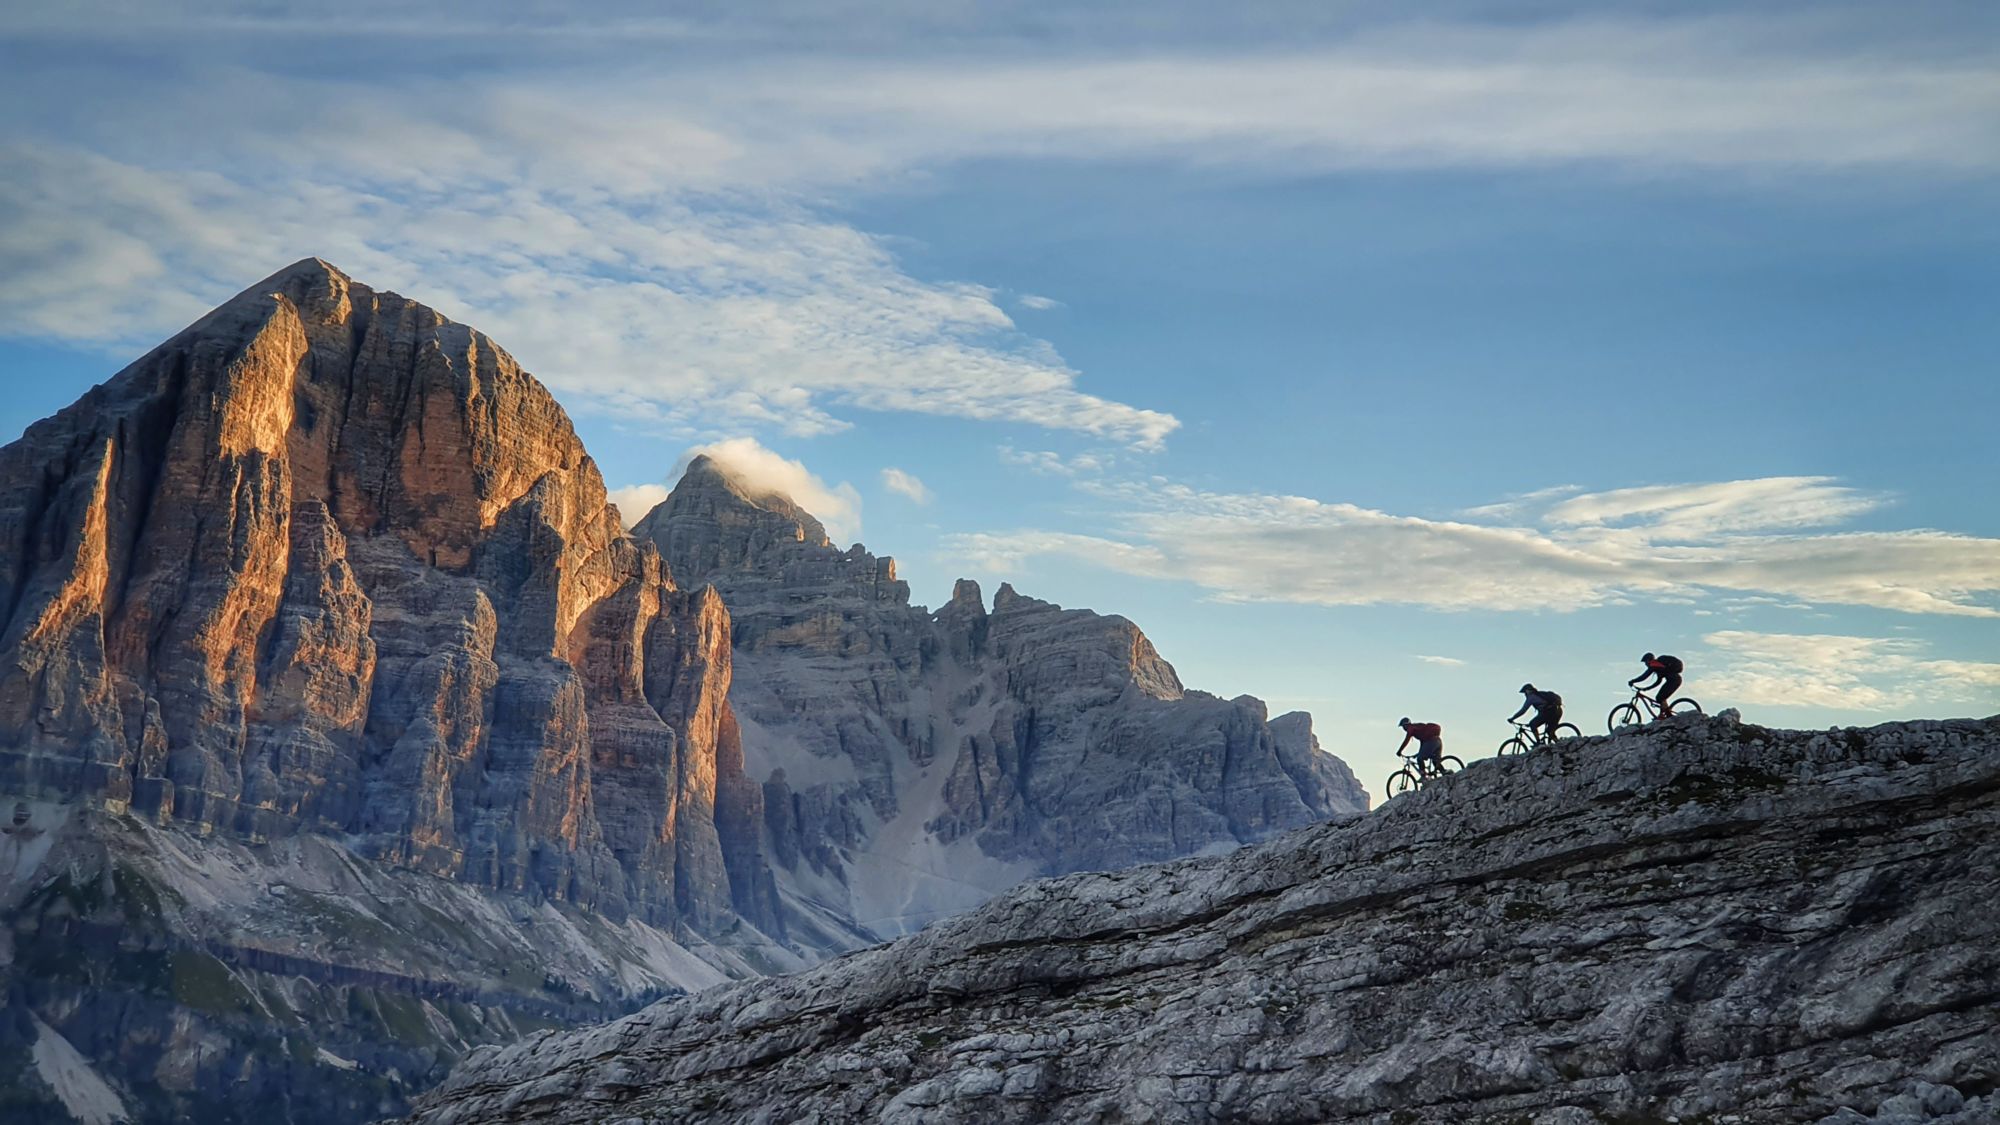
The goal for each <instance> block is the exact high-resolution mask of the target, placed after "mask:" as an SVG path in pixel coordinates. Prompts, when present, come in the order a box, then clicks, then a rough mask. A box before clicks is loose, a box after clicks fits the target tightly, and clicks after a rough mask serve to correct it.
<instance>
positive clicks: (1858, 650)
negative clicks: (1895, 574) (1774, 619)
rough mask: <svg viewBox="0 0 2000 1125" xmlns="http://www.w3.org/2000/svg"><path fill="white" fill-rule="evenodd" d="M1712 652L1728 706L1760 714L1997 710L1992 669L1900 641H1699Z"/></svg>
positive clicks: (1999, 689) (1822, 637) (1998, 667)
mask: <svg viewBox="0 0 2000 1125" xmlns="http://www.w3.org/2000/svg"><path fill="white" fill-rule="evenodd" d="M1702 639H1703V640H1704V641H1705V642H1706V643H1707V644H1708V645H1709V646H1710V647H1711V648H1713V649H1715V650H1716V653H1717V656H1718V657H1719V658H1720V660H1721V664H1720V667H1719V668H1717V669H1716V670H1715V671H1714V672H1712V673H1709V675H1710V676H1711V677H1714V678H1720V679H1723V680H1725V681H1726V682H1727V683H1728V685H1729V690H1730V694H1731V696H1732V697H1733V698H1736V699H1740V700H1742V701H1743V702H1745V703H1754V704H1758V705H1760V706H1768V707H1828V708H1833V709H1836V710H1850V711H1880V710H1885V709H1889V708H1897V707H1914V706H1920V705H1923V706H1937V705H1943V704H1954V703H1957V704H1963V703H1976V704H1978V705H1979V708H1978V709H1979V710H1980V711H1981V712H1982V713H1984V712H1985V711H1989V710H1992V709H1993V708H1995V707H1996V706H2000V664H1987V663H1980V662H1975V661H1964V660H1938V659H1934V658H1931V657H1930V656H1929V655H1928V651H1929V646H1927V645H1926V644H1925V643H1924V642H1922V641H1918V640H1913V639H1910V638H1907V637H1850V636H1840V635H1834V634H1789V633H1751V632H1742V631H1737V630H1726V631H1722V632H1716V633H1710V634H1708V635H1707V636H1706V637H1703V638H1702Z"/></svg>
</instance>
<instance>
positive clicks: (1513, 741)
mask: <svg viewBox="0 0 2000 1125" xmlns="http://www.w3.org/2000/svg"><path fill="white" fill-rule="evenodd" d="M1527 752H1528V740H1527V739H1524V738H1522V737H1521V736H1520V735H1518V734H1517V735H1515V736H1514V737H1512V738H1510V739H1508V740H1507V741H1505V742H1503V743H1501V744H1500V756H1501V757H1503V758H1504V757H1506V756H1507V755H1509V754H1526V753H1527Z"/></svg>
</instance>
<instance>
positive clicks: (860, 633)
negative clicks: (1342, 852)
mask: <svg viewBox="0 0 2000 1125" xmlns="http://www.w3.org/2000/svg"><path fill="white" fill-rule="evenodd" d="M633 532H634V534H635V535H636V536H637V537H639V538H640V539H642V540H645V541H648V542H650V543H653V544H655V545H657V546H658V547H659V549H660V551H661V553H662V554H663V555H664V556H665V557H666V559H667V561H668V563H669V565H670V566H671V567H672V569H673V571H674V573H675V574H676V575H677V576H678V577H679V578H680V579H681V580H682V581H684V582H688V583H695V582H707V583H712V584H714V586H715V587H716V588H717V589H719V590H720V591H721V592H722V596H723V600H724V601H725V602H726V603H727V605H728V607H729V610H730V616H731V619H732V621H733V626H734V636H733V640H734V647H735V659H736V664H737V670H738V675H737V677H736V679H735V681H734V684H733V686H732V688H731V694H730V698H731V701H732V703H733V704H734V706H735V710H736V713H737V715H738V716H739V718H740V720H741V724H742V729H743V738H744V753H745V758H746V762H747V763H748V769H749V772H750V775H751V777H752V779H753V780H755V781H757V782H759V783H760V784H761V785H762V787H763V790H764V808H765V816H766V823H767V828H768V833H769V840H770V848H769V850H770V854H771V856H772V858H773V862H774V864H775V866H776V868H777V879H778V883H779V885H780V887H781V888H782V889H783V891H784V893H785V895H786V896H787V898H788V900H789V901H792V902H795V903H797V904H798V907H799V909H800V910H801V911H802V912H807V913H810V912H813V911H824V912H827V913H830V914H833V915H837V916H840V917H844V918H848V919H852V920H854V921H855V922H857V923H859V924H860V925H862V926H864V927H867V928H869V929H870V930H872V931H873V932H875V933H878V934H882V935H885V936H886V935H894V934H899V933H906V932H909V931H912V930H915V929H917V928H919V927H921V926H923V925H924V924H926V923H928V922H930V921H932V920H934V919H936V918H939V917H943V916H947V915H950V914H954V913H957V912H959V911H961V910H965V909H968V908H969V907H971V906H973V905H976V904H977V903H979V902H981V901H983V900H984V899H986V898H987V897H989V896H991V895H993V894H996V893H998V892H1000V891H1002V890H1005V889H1006V888H1008V887H1011V886H1013V885H1014V884H1015V883H1018V882H1020V881H1021V880H1022V879H1023V878H1028V877H1033V876H1043V875H1056V874H1065V873H1069V872H1073V871H1081V870H1091V869H1104V868H1115V867H1123V866H1128V865H1130V864H1134V863H1144V862H1149V861H1154V860H1161V859H1170V858H1174V857H1177V856H1184V855H1191V854H1195V853H1198V852H1203V851H1214V850H1226V849H1229V848H1234V847H1237V846H1240V845H1241V844H1244V843H1249V842H1253V841H1257V840H1262V839H1265V838H1267V837H1269V836H1270V835H1272V834H1274V833H1276V832H1279V831H1282V830H1284V829H1287V828H1293V827H1297V826H1299V825H1303V824H1309V823H1313V822H1315V821H1319V820H1324V819H1326V818H1327V817H1329V816H1335V815H1348V814H1352V813H1356V812H1360V811H1363V810H1365V809H1366V808H1367V795H1366V793H1365V792H1364V791H1363V790H1362V788H1361V786H1360V785H1359V784H1357V783H1356V782H1355V780H1354V778H1353V775H1352V774H1351V773H1349V772H1348V771H1347V768H1346V767H1345V766H1344V765H1343V764H1341V763H1340V761H1339V760H1338V759H1336V758H1334V757H1333V756H1331V755H1329V754H1325V753H1322V752H1320V751H1319V749H1318V744H1317V742H1316V741H1315V740H1314V739H1313V738H1312V733H1311V726H1310V719H1309V718H1308V717H1307V716H1305V715H1293V716H1286V717H1284V718H1281V719H1280V720H1277V721H1276V722H1269V721H1267V716H1266V712H1265V709H1264V705H1263V704H1262V703H1261V702H1259V701H1257V700H1255V699H1251V698H1248V697H1245V698H1242V699H1237V700H1222V699H1218V698H1216V697H1214V696H1211V695H1207V694H1204V693H1201V692H1196V691H1190V690H1187V689H1186V688H1184V687H1183V686H1182V684H1181V682H1180V678H1179V677H1178V676H1177V675H1176V674H1175V673H1174V670H1173V668H1172V666H1171V665H1169V664H1168V663H1167V662H1166V661H1165V660H1164V659H1162V658H1161V657H1160V654H1159V653H1158V652H1156V651H1155V650H1154V648H1153V645H1152V642H1150V641H1148V640H1147V639H1146V636H1145V634H1144V633H1142V632H1140V631H1139V629H1138V627H1137V626H1135V625H1133V624H1132V623H1131V622H1130V621H1127V620H1125V619H1124V618H1122V617H1106V616H1101V615H1098V614H1095V613H1090V612H1087V611H1079V610H1064V609H1062V608H1061V607H1058V606H1055V605H1051V604H1049V603H1047V602H1042V601H1037V600H1036V599H1033V598H1029V597H1024V596H1022V595H1020V594H1018V593H1016V592H1015V591H1014V590H1013V588H1012V587H1009V586H1002V587H1001V588H1000V590H999V592H998V594H997V595H996V596H995V598H994V601H993V607H992V610H991V611H990V612H989V611H988V610H987V608H986V605H985V602H984V600H983V599H982V597H981V594H980V590H979V587H978V586H977V584H975V583H972V582H970V581H963V580H961V581H960V582H959V583H958V585H957V588H956V589H955V590H954V592H953V595H952V599H951V601H950V602H949V603H947V604H946V605H945V606H943V607H942V608H940V609H939V610H938V611H937V612H936V613H931V612H929V611H927V610H926V609H924V608H922V607H920V606H912V605H910V591H909V586H908V585H907V584H906V583H904V582H902V581H900V580H898V579H897V577H896V567H895V562H894V560H892V559H888V558H879V559H878V558H876V557H875V556H873V555H871V554H869V553H868V551H867V550H866V548H864V547H862V546H861V545H859V544H856V545H854V546H852V547H850V548H846V549H842V548H839V547H837V546H835V545H834V544H833V543H832V542H830V541H829V540H828V538H827V534H826V530H825V528H824V527H823V526H822V525H821V524H820V522H819V521H818V520H816V519H814V518H813V516H812V515H811V514H810V513H808V512H806V511H804V510H803V509H801V508H800V507H799V506H798V505H797V504H796V503H794V502H793V501H792V500H791V499H790V498H789V497H786V496H784V495H783V494H780V493H772V492H769V491H765V490H762V489H759V488H757V487H755V486H753V485H752V484H750V483H748V482H747V481H746V480H745V479H743V478H742V477H741V476H740V475H738V474H736V473H735V472H733V471H732V470H731V469H730V468H729V467H728V466H726V465H724V464H721V463H718V462H716V461H714V460H712V459H710V458H708V457H698V458H696V459H695V460H694V461H693V462H692V463H691V464H690V465H689V466H688V468H687V470H686V472H685V474H684V475H683V477H682V479H681V481H680V482H679V483H678V485H676V487H675V488H674V490H673V493H672V494H671V495H670V496H669V498H668V499H667V500H666V501H665V502H663V503H662V504H661V505H660V506H659V507H658V508H656V509H655V510H654V511H652V512H651V513H649V514H648V515H647V516H646V517H645V518H644V519H642V520H641V521H639V523H638V524H637V525H636V526H635V527H634V529H633Z"/></svg>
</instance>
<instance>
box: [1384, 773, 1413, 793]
mask: <svg viewBox="0 0 2000 1125" xmlns="http://www.w3.org/2000/svg"><path fill="white" fill-rule="evenodd" d="M1416 787H1417V775H1416V774H1413V773H1411V772H1410V771H1409V770H1397V771H1396V772H1395V773H1392V774H1390V775H1389V785H1388V790H1389V796H1390V797H1392V798H1394V797H1400V796H1402V795H1403V794H1405V793H1408V792H1409V791H1410V790H1412V789H1415V788H1416Z"/></svg>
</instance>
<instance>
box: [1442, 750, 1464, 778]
mask: <svg viewBox="0 0 2000 1125" xmlns="http://www.w3.org/2000/svg"><path fill="white" fill-rule="evenodd" d="M1464 768H1465V763H1464V762H1463V761H1461V760H1460V759H1459V757H1458V755H1456V754H1446V755H1445V756H1444V757H1442V758H1439V759H1438V772H1439V773H1451V772H1452V771H1454V770H1462V769H1464Z"/></svg>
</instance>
